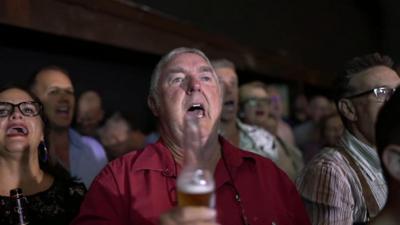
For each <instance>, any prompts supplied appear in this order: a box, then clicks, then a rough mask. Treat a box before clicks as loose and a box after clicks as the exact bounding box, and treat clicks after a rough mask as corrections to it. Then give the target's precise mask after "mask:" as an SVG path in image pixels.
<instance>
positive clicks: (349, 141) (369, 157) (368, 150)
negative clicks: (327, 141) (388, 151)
mask: <svg viewBox="0 0 400 225" xmlns="http://www.w3.org/2000/svg"><path fill="white" fill-rule="evenodd" d="M340 141H341V143H342V145H343V146H344V147H345V149H346V150H347V151H348V152H349V153H350V154H351V156H353V157H354V158H355V159H356V161H357V162H358V164H359V165H360V166H361V168H362V169H363V170H364V171H365V172H366V173H367V175H368V176H369V177H370V178H371V180H375V177H376V174H381V173H382V169H381V164H380V161H379V156H378V153H377V151H376V149H375V148H373V147H371V146H369V145H368V144H366V143H363V142H361V141H360V140H358V139H357V138H356V137H355V136H354V135H352V134H351V133H350V132H349V131H348V130H345V131H344V134H343V136H342V138H341V140H340Z"/></svg>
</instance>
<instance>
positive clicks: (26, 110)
mask: <svg viewBox="0 0 400 225" xmlns="http://www.w3.org/2000/svg"><path fill="white" fill-rule="evenodd" d="M16 107H17V108H18V109H19V111H20V112H21V113H22V115H24V116H29V117H33V116H37V115H39V114H40V112H41V110H42V104H40V103H39V102H34V101H31V102H20V103H18V104H13V103H10V102H0V117H8V116H10V115H11V114H13V113H14V109H15V108H16Z"/></svg>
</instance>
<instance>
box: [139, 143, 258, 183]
mask: <svg viewBox="0 0 400 225" xmlns="http://www.w3.org/2000/svg"><path fill="white" fill-rule="evenodd" d="M219 142H220V144H221V151H222V153H223V154H224V157H225V160H226V163H227V166H228V167H229V168H237V167H239V166H240V165H241V164H242V163H243V159H245V158H253V157H252V156H250V155H249V154H245V152H243V151H242V150H240V149H238V148H237V147H235V146H233V145H232V144H230V143H229V142H228V141H227V140H226V139H225V138H223V137H222V136H219ZM148 148H150V149H148ZM138 154H139V155H138V156H137V157H140V160H136V162H135V165H134V167H133V169H134V170H155V171H161V172H162V173H163V175H166V176H175V177H176V176H177V174H178V172H179V171H180V169H181V166H180V165H178V164H177V163H176V162H175V160H174V158H173V155H172V153H171V151H170V150H169V149H168V148H167V147H166V146H165V144H164V143H163V141H162V139H161V138H160V139H159V140H158V141H157V142H156V143H155V144H151V145H149V146H148V147H146V148H145V149H144V150H142V151H141V152H140V153H139V152H138ZM220 164H221V165H220ZM223 164H224V163H223V161H222V158H221V159H220V160H219V161H218V165H217V169H218V167H219V166H224V165H223Z"/></svg>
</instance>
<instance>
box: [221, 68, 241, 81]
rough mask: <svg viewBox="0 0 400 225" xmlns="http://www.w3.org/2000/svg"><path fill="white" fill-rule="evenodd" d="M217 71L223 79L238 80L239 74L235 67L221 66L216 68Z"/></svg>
mask: <svg viewBox="0 0 400 225" xmlns="http://www.w3.org/2000/svg"><path fill="white" fill-rule="evenodd" d="M215 72H216V73H217V75H218V77H220V78H221V79H222V80H235V81H236V80H237V79H238V78H237V74H236V72H235V70H234V69H232V68H228V67H221V68H217V69H215Z"/></svg>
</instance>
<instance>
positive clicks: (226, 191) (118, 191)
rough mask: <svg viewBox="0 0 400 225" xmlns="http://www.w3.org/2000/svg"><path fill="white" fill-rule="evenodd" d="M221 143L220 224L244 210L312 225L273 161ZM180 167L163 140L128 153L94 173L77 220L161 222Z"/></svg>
mask: <svg viewBox="0 0 400 225" xmlns="http://www.w3.org/2000/svg"><path fill="white" fill-rule="evenodd" d="M220 144H221V146H222V148H221V149H222V154H223V155H224V158H225V162H226V166H225V163H224V161H223V159H220V160H219V162H218V164H217V167H216V170H215V174H214V177H215V181H216V209H217V219H218V222H219V223H221V224H223V225H236V224H243V222H242V221H243V220H242V213H241V211H242V208H243V209H244V214H245V216H246V217H247V219H248V221H249V223H250V224H251V225H258V224H259V225H266V224H276V225H284V224H296V225H303V224H304V225H309V224H310V222H309V219H308V217H307V214H306V211H305V209H304V206H303V204H302V202H301V199H300V197H299V194H298V192H297V191H296V188H295V186H294V184H293V183H292V182H291V181H290V180H289V178H288V177H287V176H286V174H285V173H284V172H282V171H281V170H280V169H279V168H278V167H276V166H275V165H274V163H273V162H272V161H270V160H268V159H265V158H263V157H260V156H258V155H255V154H253V153H250V152H247V151H242V150H240V149H238V148H236V147H234V146H233V145H231V144H230V143H228V142H227V141H226V140H225V139H223V138H220ZM88 166H90V164H88ZM227 169H228V170H229V171H230V173H231V174H232V178H233V181H232V179H231V178H230V176H229V174H228V171H227ZM179 171H180V166H179V165H178V164H177V163H176V162H175V161H174V159H173V156H172V154H171V152H170V151H169V150H168V149H167V148H166V146H165V145H164V144H163V142H162V141H158V142H157V143H155V144H153V145H148V146H147V147H146V148H145V149H144V150H141V151H135V152H131V153H128V154H126V155H125V156H123V157H121V158H119V159H117V160H114V161H112V162H111V163H109V164H108V165H107V166H106V168H104V170H103V171H102V172H101V173H100V174H99V175H98V176H97V177H96V179H95V180H94V182H93V183H92V186H91V187H90V189H89V192H88V193H87V195H86V197H85V200H84V202H83V204H82V206H81V210H80V214H79V216H78V217H77V218H76V220H75V221H74V223H73V224H74V225H105V224H112V225H128V224H129V225H134V224H140V225H154V224H158V221H159V217H160V215H161V214H162V213H164V212H166V211H168V210H170V209H171V208H173V207H174V206H176V205H177V197H176V177H177V174H178V173H179ZM235 188H236V190H237V191H238V192H239V195H240V198H241V202H242V208H241V207H240V205H239V203H238V201H237V199H236V198H235V197H236V194H237V193H236V191H235Z"/></svg>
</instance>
